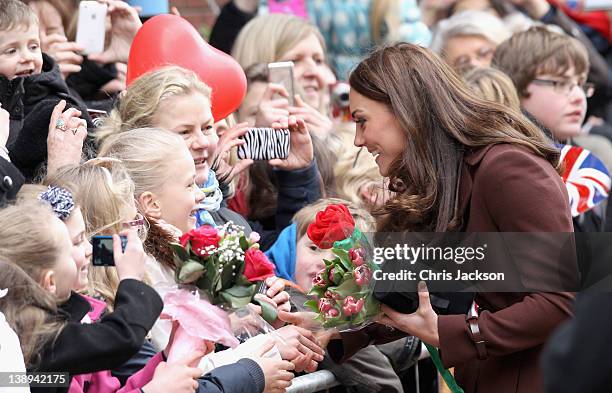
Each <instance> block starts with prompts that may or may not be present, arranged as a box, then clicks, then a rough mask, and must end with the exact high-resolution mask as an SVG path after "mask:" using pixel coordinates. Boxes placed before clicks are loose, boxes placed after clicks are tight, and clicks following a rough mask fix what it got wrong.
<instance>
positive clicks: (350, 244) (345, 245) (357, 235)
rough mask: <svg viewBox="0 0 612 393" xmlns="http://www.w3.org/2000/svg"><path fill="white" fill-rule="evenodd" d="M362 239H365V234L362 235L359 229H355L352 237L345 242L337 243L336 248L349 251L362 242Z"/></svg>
mask: <svg viewBox="0 0 612 393" xmlns="http://www.w3.org/2000/svg"><path fill="white" fill-rule="evenodd" d="M362 237H363V233H361V231H360V230H359V228H357V227H355V230H353V233H352V234H351V236H349V237H347V238H346V239H344V240H337V241H335V242H334V248H341V249H343V250H346V251H348V250H350V249H351V248H353V247H354V246H355V243H357V242H358V241H359V240H361V238H362Z"/></svg>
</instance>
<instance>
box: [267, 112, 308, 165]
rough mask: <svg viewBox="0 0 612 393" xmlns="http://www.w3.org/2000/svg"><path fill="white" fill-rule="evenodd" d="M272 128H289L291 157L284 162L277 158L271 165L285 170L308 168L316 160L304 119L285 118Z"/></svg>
mask: <svg viewBox="0 0 612 393" xmlns="http://www.w3.org/2000/svg"><path fill="white" fill-rule="evenodd" d="M272 128H277V129H278V128H288V129H289V135H290V142H289V143H290V145H291V146H290V148H289V156H288V157H287V158H285V159H284V160H281V159H280V158H275V159H273V160H270V161H268V162H269V163H270V165H272V166H274V167H276V168H279V169H284V170H293V169H301V168H306V167H307V166H309V165H310V163H311V162H312V160H313V158H314V150H313V147H312V139H311V138H310V133H309V132H308V128H307V127H306V122H304V120H303V119H301V118H299V117H295V116H289V117H288V118H286V117H285V118H283V119H281V120H280V121H278V122H275V123H273V124H272Z"/></svg>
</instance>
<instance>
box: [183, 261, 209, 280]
mask: <svg viewBox="0 0 612 393" xmlns="http://www.w3.org/2000/svg"><path fill="white" fill-rule="evenodd" d="M202 274H204V266H202V265H201V264H199V263H198V262H194V261H188V262H187V263H185V264H184V265H183V266H181V269H180V271H179V275H178V279H179V282H181V283H183V284H186V283H191V282H194V281H196V280H197V279H198V278H200V276H201V275H202Z"/></svg>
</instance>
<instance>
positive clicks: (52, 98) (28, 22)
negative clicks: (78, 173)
mask: <svg viewBox="0 0 612 393" xmlns="http://www.w3.org/2000/svg"><path fill="white" fill-rule="evenodd" d="M61 100H66V102H67V106H68V107H74V108H76V109H78V110H79V111H80V112H81V116H82V118H83V119H85V120H86V122H87V126H88V128H89V127H93V124H92V123H91V119H90V118H89V115H88V114H87V108H86V106H85V104H84V103H83V102H82V101H81V100H80V99H79V98H77V97H75V96H74V95H72V94H70V92H69V90H68V86H67V85H66V83H65V82H64V80H63V79H62V76H61V73H60V71H59V68H58V66H57V65H56V64H55V62H54V61H53V59H51V58H50V57H49V56H46V55H44V54H43V53H42V52H41V49H40V37H39V30H38V20H37V18H36V15H35V14H34V13H33V11H32V10H31V9H30V8H29V7H28V6H27V5H25V4H24V3H22V2H21V1H18V0H0V103H1V104H2V107H3V108H4V109H6V110H7V111H8V112H9V113H10V119H11V121H10V134H9V140H8V143H7V147H8V150H9V156H10V158H11V161H12V162H13V164H14V165H15V166H16V167H17V168H19V170H20V171H21V172H22V173H23V175H24V176H25V177H26V178H27V179H32V178H34V177H36V176H37V175H41V174H44V172H43V173H41V169H42V168H44V164H45V163H46V161H47V134H48V129H49V120H50V118H51V113H52V112H53V108H54V107H55V106H56V105H57V104H58V103H59V102H60V101H61Z"/></svg>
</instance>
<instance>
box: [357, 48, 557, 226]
mask: <svg viewBox="0 0 612 393" xmlns="http://www.w3.org/2000/svg"><path fill="white" fill-rule="evenodd" d="M349 84H350V86H351V88H352V89H355V91H356V92H358V93H359V94H361V95H363V96H365V97H366V98H369V99H371V100H374V101H377V102H380V103H384V104H385V105H386V106H387V107H388V108H389V109H390V110H391V111H392V113H393V114H394V115H395V116H396V118H397V120H398V122H399V124H400V125H401V127H402V128H403V130H404V131H405V132H406V135H407V142H406V146H405V149H404V153H403V154H402V155H401V156H400V157H398V158H397V159H396V160H395V161H394V162H393V163H392V164H391V168H390V176H389V177H390V183H389V184H390V185H389V188H390V189H391V191H394V192H396V193H397V194H396V195H395V196H394V197H393V198H391V199H389V201H387V203H386V204H385V205H384V206H383V207H382V208H381V209H380V210H378V211H376V212H375V213H376V215H377V216H380V217H381V219H379V221H378V224H379V225H378V229H379V230H385V231H401V230H416V231H436V232H442V231H447V230H457V229H458V228H459V227H460V224H461V217H458V216H457V215H458V212H457V211H456V210H457V209H456V204H457V201H456V199H457V187H458V180H459V174H460V170H461V165H462V162H463V154H464V151H466V150H468V149H472V148H479V147H484V146H488V145H493V144H499V143H511V144H514V145H519V146H522V147H524V148H526V149H528V150H529V151H531V152H532V153H533V154H535V155H537V156H540V157H542V158H544V159H545V160H547V161H549V162H550V163H551V165H553V166H554V167H555V168H556V167H557V166H558V163H559V152H558V151H557V150H556V149H555V148H554V147H553V146H552V145H551V144H550V142H548V141H547V140H546V139H545V137H544V135H543V134H542V132H541V131H540V130H539V129H538V128H537V127H536V126H535V125H533V124H532V123H531V122H530V121H529V120H528V119H527V118H525V117H524V116H523V115H522V114H521V113H520V112H518V111H516V110H513V109H511V108H506V107H504V106H502V105H500V104H497V103H493V102H489V101H485V100H483V99H481V98H479V97H477V96H476V95H475V94H473V93H472V92H471V91H470V90H469V89H468V88H467V87H466V86H465V85H464V83H463V82H462V81H461V79H460V78H459V77H458V76H457V74H455V72H454V71H453V70H452V69H451V68H450V66H448V65H447V64H446V63H445V62H444V61H442V60H441V59H440V58H439V57H438V56H437V55H435V54H434V53H432V52H431V51H430V50H428V49H425V48H422V47H419V46H416V45H412V44H406V43H400V44H396V45H392V46H388V47H384V48H381V49H378V50H376V51H374V52H373V53H371V54H370V56H369V57H368V58H366V59H365V60H363V61H362V62H361V63H359V65H357V67H356V68H355V70H354V71H353V72H352V73H351V75H350V77H349ZM381 131H382V130H381Z"/></svg>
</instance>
